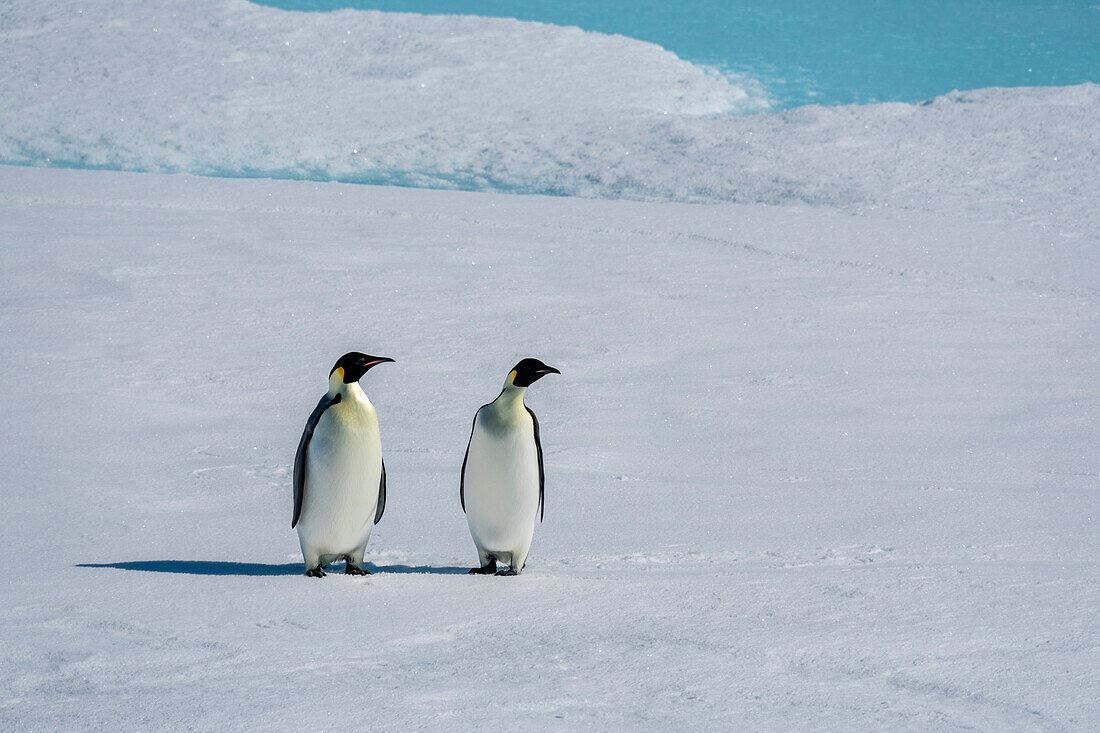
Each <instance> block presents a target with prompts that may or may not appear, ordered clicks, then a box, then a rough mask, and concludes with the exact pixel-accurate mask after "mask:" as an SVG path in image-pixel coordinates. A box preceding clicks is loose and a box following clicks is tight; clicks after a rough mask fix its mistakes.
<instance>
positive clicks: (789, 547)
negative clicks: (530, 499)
mask: <svg viewBox="0 0 1100 733" xmlns="http://www.w3.org/2000/svg"><path fill="white" fill-rule="evenodd" d="M0 241H2V242H3V267H2V269H0V293H2V294H3V295H2V297H3V309H2V311H0V333H3V334H4V348H3V350H2V351H0V385H3V386H2V389H3V393H2V395H0V416H2V420H3V431H4V435H5V440H4V441H3V443H2V446H0V466H2V468H3V472H2V474H3V476H4V480H3V482H2V484H0V491H2V498H3V503H4V507H5V523H4V533H3V537H4V543H5V547H6V551H7V553H8V556H9V558H10V560H11V562H10V563H9V564H10V571H9V572H8V573H6V574H5V577H4V580H3V581H2V591H0V592H2V596H0V598H2V600H0V640H2V643H0V689H4V690H6V691H7V692H6V693H5V696H4V697H3V699H2V700H0V728H3V729H7V730H26V729H36V730H88V729H103V730H133V729H159V728H163V727H167V728H170V729H177V730H179V729H200V730H257V731H258V730H286V729H292V728H299V729H308V730H347V729H369V730H456V729H459V730H465V729H485V728H488V729H534V728H545V729H551V730H576V729H593V728H598V729H618V730H626V729H639V728H657V729H683V728H684V727H686V726H702V727H705V728H709V729H714V728H727V729H730V728H732V729H747V730H760V729H768V730H821V729H832V730H867V729H880V730H882V729H888V730H958V729H963V728H978V729H984V730H1009V729H1015V730H1090V729H1092V730H1094V729H1096V728H1097V727H1098V726H1100V706H1098V704H1097V696H1096V694H1095V692H1096V690H1097V688H1098V684H1100V671H1098V670H1100V618H1098V612H1097V608H1098V607H1100V562H1098V560H1097V558H1098V557H1100V541H1098V539H1100V535H1098V532H1097V511H1098V509H1100V507H1098V497H1100V493H1098V490H1100V466H1097V463H1096V446H1097V443H1098V438H1100V435H1098V433H1100V422H1098V420H1097V417H1098V414H1100V413H1098V405H1100V395H1098V388H1097V385H1098V384H1100V368H1098V366H1097V365H1098V364H1100V331H1098V329H1097V323H1098V315H1100V313H1098V309H1100V282H1098V280H1100V278H1098V274H1100V267H1098V266H1097V265H1098V262H1097V257H1098V256H1097V252H1098V249H1097V247H1096V244H1097V243H1096V241H1095V240H1087V241H1086V244H1087V246H1084V245H1082V246H1076V245H1077V244H1079V243H1080V242H1081V241H1082V240H1081V239H1066V240H1062V239H1059V238H1057V237H1056V236H1054V235H1051V234H1050V233H1049V232H1047V231H1045V230H1043V229H1041V228H1039V227H1029V226H1015V225H1010V224H997V223H984V224H982V223H969V224H960V223H959V222H958V221H957V220H954V219H951V218H945V217H943V216H942V215H939V214H911V215H908V216H905V217H892V216H888V215H887V214H886V213H884V212H868V213H865V214H864V215H863V216H861V217H853V216H851V215H846V214H841V213H836V212H829V211H822V210H814V209H808V208H804V207H782V208H778V207H767V206H739V205H721V206H717V205H715V206H696V205H688V204H652V203H649V204H647V203H636V202H615V201H594V200H581V199H568V198H552V197H551V198H548V197H539V196H509V195H501V194H484V193H465V192H447V191H427V190H412V189H402V188H384V187H370V186H355V185H348V184H338V183H311V182H300V181H299V182H294V181H241V180H229V179H204V178H195V177H190V176H178V175H177V176H165V175H155V174H134V173H113V172H98V171H59V170H48V169H39V168H27V167H0ZM351 348H362V349H366V350H368V351H370V352H372V353H379V354H384V355H389V356H393V357H394V358H396V359H397V364H395V365H392V366H391V367H390V368H387V369H385V370H383V369H376V370H373V371H372V372H371V373H370V374H369V375H368V378H367V379H365V380H364V387H365V389H366V391H367V392H368V394H369V395H370V397H371V399H372V400H373V401H374V403H375V405H376V406H377V408H378V412H379V416H380V420H381V426H382V438H383V446H384V450H385V455H386V465H387V469H388V474H389V482H388V484H389V503H388V505H387V510H386V515H385V517H384V518H383V520H382V522H381V523H380V524H379V525H378V526H377V527H376V530H375V533H374V535H373V536H372V538H371V544H370V547H369V549H368V556H367V560H368V562H369V563H370V566H371V567H372V568H373V569H374V570H375V571H376V572H375V574H374V575H372V576H370V577H368V578H362V579H360V578H349V577H344V576H342V575H330V576H329V577H328V578H325V579H324V580H313V579H309V578H305V577H303V576H302V575H301V572H302V567H301V564H300V562H301V561H300V556H299V553H298V547H297V542H296V537H295V534H294V532H293V530H291V529H290V526H289V524H290V513H291V503H292V501H291V493H290V469H291V463H292V460H293V455H294V449H295V446H296V444H297V440H298V437H299V433H300V430H301V427H302V425H303V424H304V421H305V418H306V416H307V415H308V414H309V411H310V409H311V408H312V406H313V404H314V402H315V401H316V399H317V397H318V395H319V394H320V393H321V392H322V391H323V390H324V389H325V384H326V382H325V377H326V375H327V371H328V369H329V367H330V366H331V362H332V361H333V360H334V359H335V358H336V357H337V356H339V355H340V354H341V353H343V352H344V351H346V350H348V349H351ZM526 355H534V356H538V357H540V358H543V359H545V360H546V361H547V362H549V363H551V364H553V365H555V366H558V367H559V368H560V369H561V370H562V376H561V377H556V378H555V379H552V380H551V379H545V380H542V381H541V382H539V383H538V384H537V385H535V386H534V387H532V389H531V390H530V393H529V395H528V404H529V405H530V406H531V407H532V408H533V409H534V410H535V411H536V413H537V414H538V415H539V418H540V421H541V423H542V432H543V441H544V447H545V449H546V471H547V490H546V497H547V508H546V521H545V523H543V524H541V525H539V526H538V528H537V530H536V536H535V543H534V546H533V549H532V554H531V558H530V562H529V564H528V568H527V570H526V572H525V573H524V574H523V575H521V576H520V577H518V578H512V579H505V578H491V577H490V578H481V577H470V576H467V575H465V574H464V572H465V569H466V568H468V567H472V565H473V564H474V563H475V562H476V554H475V551H474V547H473V543H472V541H471V540H470V538H469V536H468V532H467V529H466V523H465V520H464V517H463V515H462V513H461V510H460V508H459V505H458V470H459V467H460V465H461V461H462V453H463V449H464V448H465V444H466V439H467V437H468V430H469V425H470V419H471V416H472V414H473V411H474V410H475V409H476V408H477V406H478V405H480V404H482V403H483V402H485V401H487V400H488V399H491V398H492V397H494V396H495V395H496V393H497V391H498V390H499V388H500V384H501V382H502V380H503V378H504V375H505V372H506V370H507V368H508V367H510V366H511V364H513V363H514V362H515V361H516V360H517V358H518V357H521V356H526Z"/></svg>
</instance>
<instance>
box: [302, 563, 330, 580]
mask: <svg viewBox="0 0 1100 733" xmlns="http://www.w3.org/2000/svg"><path fill="white" fill-rule="evenodd" d="M306 575H308V576H309V577H311V578H323V577H325V575H326V573H325V571H324V570H322V569H321V566H320V565H318V566H317V567H315V568H310V569H309V570H307V571H306Z"/></svg>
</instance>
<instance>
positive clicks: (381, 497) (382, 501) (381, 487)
mask: <svg viewBox="0 0 1100 733" xmlns="http://www.w3.org/2000/svg"><path fill="white" fill-rule="evenodd" d="M384 511H386V462H385V461H384V460H383V461H382V478H380V479H379V480H378V508H377V509H375V510H374V523H375V524H378V522H379V520H381V519H382V513H383V512H384Z"/></svg>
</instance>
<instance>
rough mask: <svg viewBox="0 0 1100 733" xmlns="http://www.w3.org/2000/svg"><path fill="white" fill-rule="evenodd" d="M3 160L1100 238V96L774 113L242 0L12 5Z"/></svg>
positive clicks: (392, 26)
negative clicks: (1022, 225) (1068, 226)
mask: <svg viewBox="0 0 1100 733" xmlns="http://www.w3.org/2000/svg"><path fill="white" fill-rule="evenodd" d="M0 62H2V63H0V99H3V100H4V104H3V105H0V162H6V163H20V164H29V165H53V166H63V167H74V166H75V167H88V168H113V169H129V170H146V171H161V172H181V171H182V172H190V173H198V174H210V175H230V176H271V177H277V178H281V177H284V178H285V177H289V178H310V179H317V180H326V179H336V180H343V181H353V182H367V183H386V184H399V185H413V186H430V187H441V188H464V189H473V190H488V189H492V190H504V191H512V192H527V193H531V192H535V193H549V194H560V195H571V196H586V197H600V198H630V199H644V200H675V201H696V202H705V201H735V202H743V203H753V202H761V203H769V204H787V203H799V204H801V203H808V204H813V205H824V206H830V207H840V208H844V209H846V210H852V211H856V210H862V209H865V208H868V207H881V206H889V207H893V208H903V209H907V210H928V209H933V210H936V211H941V212H944V213H948V214H950V215H952V216H957V217H960V218H966V219H967V220H975V219H978V220H986V219H995V220H1001V221H1004V220H1015V221H1019V220H1021V219H1022V218H1026V219H1027V220H1029V221H1033V222H1039V223H1042V224H1051V225H1054V226H1061V225H1063V223H1064V222H1065V221H1075V222H1078V223H1079V224H1082V223H1087V224H1088V226H1089V227H1090V228H1091V231H1092V232H1093V233H1094V234H1095V233H1096V232H1097V231H1098V229H1100V224H1098V222H1097V214H1096V206H1095V204H1094V202H1095V201H1097V200H1100V176H1098V175H1097V174H1096V171H1097V170H1098V169H1100V142H1098V139H1100V138H1098V136H1097V135H1096V130H1097V129H1100V88H1098V87H1097V86H1096V85H1093V84H1084V85H1080V86H1076V87H1066V88H1034V89H1025V88H1019V89H1007V90H1006V89H987V90H978V91H966V92H961V93H951V94H947V95H944V96H941V97H937V98H936V99H934V100H931V101H930V102H929V103H927V104H924V105H919V104H918V105H909V104H883V105H868V106H851V107H830V108H825V107H806V108H802V109H797V110H792V111H789V112H784V113H782V114H740V115H738V114H730V113H735V112H738V113H744V112H751V111H753V110H759V109H761V108H762V107H764V106H765V105H766V91H765V90H760V89H759V88H758V87H757V85H755V84H753V83H752V82H751V81H749V80H743V79H728V78H723V77H719V76H717V75H714V74H710V73H707V72H705V71H704V70H702V69H700V68H697V67H695V66H692V65H691V64H688V63H686V62H684V61H682V60H680V59H678V58H676V57H675V56H674V55H673V54H671V53H669V52H667V51H665V50H663V49H661V48H659V47H657V46H654V45H652V44H648V43H643V42H640V41H635V40H631V39H628V38H624V37H621V36H606V35H601V34H598V33H585V32H582V31H580V30H579V29H576V28H561V27H556V26H549V25H543V24H538V23H522V22H518V21H509V20H501V19H490V18H472V17H444V16H417V15H406V14H397V13H378V12H357V11H339V12H334V13H291V12H285V11H279V10H274V9H271V8H266V7H259V6H256V5H252V4H250V3H247V2H244V0H201V1H200V2H194V3H188V4H187V5H186V6H181V5H179V4H178V3H176V2H172V1H171V0H120V1H119V2H111V3H77V2H59V3H49V4H42V3H16V4H7V5H5V7H3V8H2V9H0Z"/></svg>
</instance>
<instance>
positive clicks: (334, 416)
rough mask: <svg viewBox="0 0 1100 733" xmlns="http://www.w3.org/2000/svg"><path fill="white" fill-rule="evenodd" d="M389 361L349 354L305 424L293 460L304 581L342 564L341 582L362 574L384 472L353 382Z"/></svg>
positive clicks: (371, 417) (374, 423) (372, 426)
mask: <svg viewBox="0 0 1100 733" xmlns="http://www.w3.org/2000/svg"><path fill="white" fill-rule="evenodd" d="M385 361H391V362H392V361H393V359H390V358H389V357H385V356H370V355H368V354H362V353H360V352H358V351H351V352H348V353H347V354H344V355H343V356H341V357H340V358H339V359H338V360H337V362H336V365H335V366H333V367H332V371H331V372H329V376H328V393H326V394H325V396H324V397H322V398H321V401H320V402H318V403H317V407H315V408H314V409H313V413H312V414H311V415H310V416H309V420H307V421H306V429H305V430H304V431H303V432H302V440H301V441H300V442H299V443H298V452H297V454H296V455H295V456H294V519H293V520H292V521H291V523H290V526H291V527H297V528H298V540H299V542H300V543H301V545H302V558H303V559H304V560H305V564H306V575H308V576H310V577H313V578H323V577H324V576H325V571H324V570H323V568H324V566H325V565H328V564H329V563H331V562H335V561H336V560H339V559H341V558H342V559H343V560H344V561H345V562H346V563H347V564H346V566H345V568H344V572H345V573H347V574H348V575H368V574H370V571H369V570H365V569H364V568H363V553H364V552H366V549H367V540H369V539H370V533H371V529H372V528H373V527H374V525H375V524H378V521H379V520H380V519H382V512H383V511H385V509H386V464H385V463H383V462H382V441H381V438H380V436H379V433H378V416H377V414H375V411H374V405H372V404H371V403H370V400H368V399H367V395H366V394H364V393H363V388H362V387H360V386H359V380H360V379H361V378H362V377H363V375H364V374H366V373H367V370H368V369H370V368H371V367H373V366H376V365H378V364H381V363H382V362H385Z"/></svg>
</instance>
